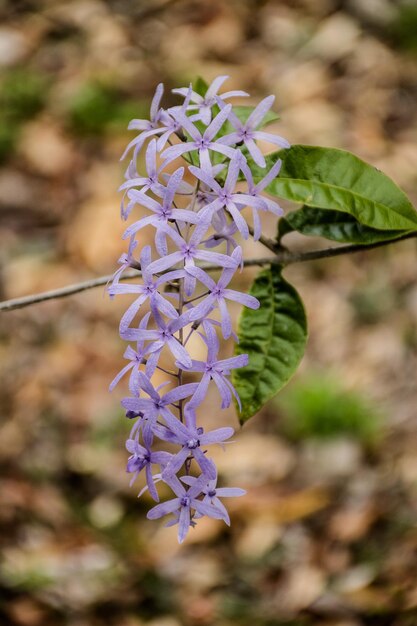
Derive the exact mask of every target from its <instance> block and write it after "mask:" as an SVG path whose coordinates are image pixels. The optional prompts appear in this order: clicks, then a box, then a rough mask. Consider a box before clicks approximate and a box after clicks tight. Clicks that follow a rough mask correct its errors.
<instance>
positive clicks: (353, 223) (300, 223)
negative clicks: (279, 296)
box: [279, 206, 412, 245]
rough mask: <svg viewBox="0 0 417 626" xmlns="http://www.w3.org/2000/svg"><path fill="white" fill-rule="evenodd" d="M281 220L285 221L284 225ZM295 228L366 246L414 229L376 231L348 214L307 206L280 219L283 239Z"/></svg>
mask: <svg viewBox="0 0 417 626" xmlns="http://www.w3.org/2000/svg"><path fill="white" fill-rule="evenodd" d="M281 222H284V224H282V223H281ZM294 230H296V231H298V232H299V233H302V234H303V235H310V236H313V237H325V238H326V239H331V240H332V241H338V242H339V243H355V244H364V245H366V244H372V243H377V242H379V241H388V240H389V239H396V238H398V237H402V236H403V235H405V234H407V233H408V232H412V231H406V230H376V229H375V228H370V227H369V226H364V225H363V224H360V223H359V222H358V220H356V219H355V218H354V217H353V216H352V215H349V213H342V212H341V211H332V210H331V209H316V208H314V207H308V206H303V207H302V208H301V209H298V211H291V213H287V215H286V216H285V218H283V219H281V220H280V221H279V236H280V238H282V237H283V236H284V235H285V234H287V233H289V232H291V231H294Z"/></svg>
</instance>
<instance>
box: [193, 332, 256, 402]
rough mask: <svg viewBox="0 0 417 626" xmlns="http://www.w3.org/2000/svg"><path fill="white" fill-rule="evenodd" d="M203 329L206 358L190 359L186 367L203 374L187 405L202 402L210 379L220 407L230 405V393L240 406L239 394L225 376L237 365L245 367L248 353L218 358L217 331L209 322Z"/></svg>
mask: <svg viewBox="0 0 417 626" xmlns="http://www.w3.org/2000/svg"><path fill="white" fill-rule="evenodd" d="M204 330H205V335H206V337H205V342H206V344H207V359H206V360H205V361H195V360H192V364H191V367H187V368H186V369H187V371H189V372H202V374H203V375H202V377H201V379H200V382H199V383H198V387H197V389H196V390H195V391H194V393H193V396H192V398H191V400H190V402H189V403H188V407H190V408H191V407H192V408H193V409H195V408H196V407H198V406H199V405H200V404H201V403H202V402H203V400H204V398H205V397H206V394H207V389H208V386H209V384H210V381H211V380H214V382H215V383H216V385H217V388H218V390H219V393H220V397H221V399H222V405H221V406H222V409H226V408H227V407H229V406H230V403H231V401H232V394H233V395H234V397H235V398H236V400H237V402H238V404H239V407H240V399H239V396H238V394H237V393H236V390H235V388H234V387H233V385H232V383H231V382H230V381H229V380H228V378H227V376H228V375H229V374H230V372H231V370H233V369H236V368H238V367H245V366H246V365H247V364H248V355H247V354H241V355H239V356H234V357H231V358H229V359H222V360H219V359H218V353H219V348H220V346H219V340H218V337H217V333H216V331H215V329H214V327H213V326H212V325H211V324H205V325H204Z"/></svg>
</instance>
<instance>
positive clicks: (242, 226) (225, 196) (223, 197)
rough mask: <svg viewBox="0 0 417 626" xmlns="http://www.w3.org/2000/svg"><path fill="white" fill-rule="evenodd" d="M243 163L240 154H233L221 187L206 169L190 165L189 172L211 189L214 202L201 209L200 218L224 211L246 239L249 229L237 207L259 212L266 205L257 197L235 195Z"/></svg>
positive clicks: (265, 207)
mask: <svg viewBox="0 0 417 626" xmlns="http://www.w3.org/2000/svg"><path fill="white" fill-rule="evenodd" d="M243 161H244V157H243V155H242V154H241V153H240V152H235V154H234V155H233V158H232V159H231V161H230V163H229V170H228V172H227V177H226V181H225V183H224V186H223V187H221V186H220V184H219V183H218V182H217V180H216V179H215V178H213V176H212V175H211V174H210V173H207V170H206V169H201V168H198V167H194V166H193V165H190V167H189V170H190V172H191V173H192V174H194V176H195V177H196V178H198V179H199V180H201V181H202V182H203V183H205V184H206V185H207V186H208V187H209V188H210V189H211V192H210V193H211V195H212V196H213V197H214V200H212V202H210V204H208V205H207V206H206V207H205V208H204V209H203V211H202V216H203V217H205V215H206V214H208V215H210V217H212V216H213V215H214V214H215V213H216V212H217V211H220V210H221V209H226V210H227V211H228V212H229V213H230V215H231V216H232V219H233V221H234V223H235V224H236V226H237V228H238V230H239V232H240V233H241V235H242V237H244V239H247V238H248V237H249V228H248V225H247V223H246V220H245V218H244V217H243V215H241V213H240V210H239V208H238V205H240V206H246V205H249V206H252V207H255V208H258V209H261V210H266V209H267V205H266V204H265V201H264V200H263V199H261V198H258V197H257V196H253V195H248V194H245V193H236V191H235V188H236V183H237V179H238V177H239V172H240V170H241V165H242V162H243Z"/></svg>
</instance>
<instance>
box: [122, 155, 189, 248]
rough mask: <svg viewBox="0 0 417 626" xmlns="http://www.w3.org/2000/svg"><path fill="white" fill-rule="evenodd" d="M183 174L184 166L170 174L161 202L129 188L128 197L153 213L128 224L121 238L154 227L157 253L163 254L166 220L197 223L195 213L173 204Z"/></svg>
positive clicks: (165, 246)
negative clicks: (177, 207)
mask: <svg viewBox="0 0 417 626" xmlns="http://www.w3.org/2000/svg"><path fill="white" fill-rule="evenodd" d="M183 174H184V168H183V167H180V168H178V169H177V170H176V171H175V172H174V173H173V174H172V176H170V178H169V181H168V184H167V188H166V191H165V194H164V197H163V200H162V203H159V202H156V200H153V198H150V197H149V196H147V195H146V194H144V193H143V192H142V191H137V190H136V189H131V190H130V191H129V192H128V196H129V198H131V199H132V200H134V201H135V203H137V204H140V205H142V206H145V207H146V208H148V209H150V210H151V211H153V213H154V215H148V216H147V217H143V218H142V219H140V220H138V221H137V222H135V223H134V224H132V225H131V226H129V228H127V229H126V230H125V232H124V234H123V239H127V238H128V237H132V236H133V235H135V234H136V233H137V232H138V231H139V230H141V229H142V228H144V227H145V226H153V227H154V228H156V235H155V245H156V249H157V251H158V254H160V255H161V256H164V255H166V254H167V252H168V248H167V243H166V232H165V230H164V229H163V228H162V226H167V224H168V221H179V222H187V223H191V224H197V223H198V221H199V218H198V216H197V214H196V213H193V212H192V211H187V210H186V209H176V208H174V205H173V200H174V197H175V194H176V190H177V188H178V186H179V184H180V183H181V181H182V177H183Z"/></svg>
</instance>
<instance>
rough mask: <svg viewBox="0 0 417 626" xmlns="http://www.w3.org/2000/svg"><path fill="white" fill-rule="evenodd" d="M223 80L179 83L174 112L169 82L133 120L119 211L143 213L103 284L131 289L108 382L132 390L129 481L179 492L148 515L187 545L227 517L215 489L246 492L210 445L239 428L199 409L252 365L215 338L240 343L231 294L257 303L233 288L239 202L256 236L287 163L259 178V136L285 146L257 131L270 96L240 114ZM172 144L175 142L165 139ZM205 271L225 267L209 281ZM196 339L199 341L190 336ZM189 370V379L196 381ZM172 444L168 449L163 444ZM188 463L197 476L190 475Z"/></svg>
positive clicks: (229, 392)
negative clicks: (209, 420) (130, 274)
mask: <svg viewBox="0 0 417 626" xmlns="http://www.w3.org/2000/svg"><path fill="white" fill-rule="evenodd" d="M225 80H226V77H225V76H219V77H218V78H216V79H215V80H214V81H213V82H212V84H211V85H210V86H209V87H207V89H205V90H204V91H203V93H199V91H196V90H195V89H193V88H192V86H190V87H189V88H188V89H186V88H185V89H178V90H174V93H178V94H180V95H181V96H184V101H183V103H182V104H180V105H178V106H172V107H170V108H168V109H163V108H161V98H162V94H163V87H162V85H159V86H158V88H157V91H156V93H155V97H154V99H153V101H152V105H151V112H150V120H149V121H148V120H133V121H132V122H131V124H130V125H129V127H130V128H132V129H136V130H138V131H139V134H138V136H137V137H135V139H134V140H133V141H131V142H130V144H129V146H128V147H127V149H126V151H125V154H124V156H126V155H127V154H128V153H129V152H130V151H131V150H132V153H131V156H132V158H131V160H130V162H129V166H128V168H127V171H126V175H125V178H126V180H125V182H124V183H123V184H122V185H121V188H120V189H121V191H123V192H124V194H125V195H124V197H123V200H122V217H123V218H124V219H127V218H128V217H129V216H130V213H131V212H132V211H134V210H136V209H139V211H140V213H139V215H138V217H136V219H135V221H133V223H131V224H130V225H129V226H128V227H127V229H126V230H125V232H124V235H123V238H124V239H128V240H129V249H128V252H127V253H126V254H124V255H122V256H121V257H120V259H119V264H120V267H119V269H118V270H117V271H116V272H115V274H114V276H113V280H112V283H111V284H110V285H109V287H108V291H109V294H110V295H111V296H112V297H113V296H115V295H120V294H127V295H131V296H133V298H134V299H133V301H132V302H131V303H130V305H129V306H128V308H127V310H126V312H125V313H124V314H123V316H122V319H121V322H120V328H119V332H120V336H121V338H122V339H124V340H125V341H127V342H129V345H128V347H127V348H126V350H125V353H124V357H125V359H127V361H128V363H127V364H126V365H125V366H124V367H123V368H122V369H121V370H120V372H119V373H118V374H117V375H116V377H115V378H114V380H113V381H112V382H111V384H110V388H111V389H114V388H115V386H116V385H117V383H119V382H120V381H121V380H122V379H123V378H124V376H128V377H129V393H130V395H129V396H127V397H125V398H124V399H123V400H122V406H123V407H124V409H125V411H126V417H127V418H128V419H130V420H131V421H132V423H133V426H132V429H131V433H130V436H129V439H128V441H127V444H126V446H127V449H128V451H129V452H130V457H129V459H128V463H127V472H128V473H130V474H132V482H134V481H135V480H136V478H137V477H138V476H140V475H141V474H142V473H143V474H145V477H146V484H145V486H144V487H143V488H142V490H141V491H140V494H141V493H143V492H144V491H147V492H148V493H149V495H150V496H151V498H153V500H155V501H157V502H158V501H159V494H158V487H159V485H160V484H161V483H164V484H165V485H166V486H167V487H168V488H170V489H171V490H172V492H173V497H172V498H171V499H170V500H168V501H167V502H163V503H160V504H157V505H156V506H155V507H153V508H152V509H151V510H150V511H149V513H148V518H149V519H158V518H160V517H163V516H165V515H168V514H170V515H171V516H172V517H171V519H170V520H169V521H168V523H167V525H168V526H169V525H176V524H178V539H179V541H180V542H182V541H183V540H184V539H185V537H186V535H187V533H188V531H189V529H190V528H193V527H195V526H196V523H197V522H198V520H199V519H200V518H201V517H203V516H209V517H212V518H214V519H219V520H223V521H224V522H225V523H226V524H229V523H230V518H229V514H228V513H227V510H226V508H225V506H224V504H223V502H221V500H220V498H222V497H235V496H241V495H243V493H244V492H243V490H241V489H237V488H227V487H220V488H218V487H217V479H218V470H217V468H216V465H215V463H214V461H213V459H212V458H211V457H210V450H211V447H212V445H216V444H219V445H221V446H222V447H223V446H224V444H226V443H229V442H230V438H231V436H232V435H233V429H232V428H230V427H229V426H221V427H218V425H217V427H215V428H214V429H210V427H209V426H203V425H202V424H201V415H202V414H204V408H205V402H206V399H207V396H209V397H210V404H209V407H210V410H212V404H213V401H212V399H213V397H214V396H212V395H211V394H212V392H214V393H217V394H218V397H219V404H220V407H221V408H222V409H225V408H227V407H229V406H230V404H231V402H232V399H233V398H235V400H236V402H237V404H238V405H239V402H240V401H239V397H238V394H237V392H236V390H235V388H234V387H233V385H232V383H231V381H230V375H231V372H232V371H233V370H235V369H236V368H241V367H245V366H246V365H247V363H248V356H247V355H245V354H242V355H240V356H229V357H227V356H223V355H222V354H221V350H222V346H221V341H220V337H223V338H224V339H229V338H232V339H233V340H235V341H237V337H236V334H235V333H234V331H233V327H232V319H231V316H230V312H229V303H230V302H233V303H238V304H241V305H243V306H246V307H250V308H252V309H255V308H257V307H258V306H259V302H258V301H257V300H256V298H254V297H253V296H250V295H247V294H242V293H241V292H239V291H236V290H235V289H231V288H230V287H229V284H230V282H231V281H232V279H233V277H234V275H235V273H236V272H237V271H238V270H239V269H241V268H242V267H243V258H242V250H241V247H240V245H239V242H238V237H239V235H240V236H242V237H243V238H245V239H246V238H248V236H249V232H250V228H249V225H248V223H247V220H246V218H245V213H244V211H243V210H244V209H245V207H249V208H250V209H251V211H252V220H253V223H252V228H253V232H254V236H255V239H258V238H259V237H260V234H261V218H260V215H261V214H262V213H264V212H267V211H269V212H271V213H273V214H275V215H280V214H281V212H282V211H281V208H280V207H279V206H278V205H277V204H276V203H275V202H274V201H273V200H271V199H270V198H268V196H267V195H265V193H264V192H265V190H267V187H268V185H269V184H270V183H271V181H272V180H273V179H274V178H275V177H276V176H277V175H278V173H279V169H280V166H281V164H280V162H279V161H277V162H276V163H273V164H272V166H271V167H270V168H269V170H268V171H265V174H264V176H263V177H262V179H261V180H258V179H254V176H253V174H252V171H251V169H250V160H247V159H246V156H247V154H248V153H249V155H250V156H251V158H252V159H253V160H254V161H255V163H257V165H258V166H260V167H265V165H266V161H265V159H264V156H263V155H262V153H261V151H260V149H259V146H258V145H257V144H256V140H258V139H262V140H267V141H269V142H270V143H275V144H277V145H280V146H287V145H289V144H288V142H286V140H283V139H282V138H280V137H276V136H274V135H269V134H267V133H264V132H263V131H262V130H260V128H261V127H262V123H263V122H262V121H263V118H264V116H265V115H266V113H267V112H268V111H269V109H270V108H271V106H272V103H273V99H274V98H273V96H270V97H268V98H265V99H264V100H263V101H262V102H261V103H260V104H259V105H258V106H257V107H256V108H255V109H254V110H253V112H252V113H251V114H250V115H249V117H248V118H247V120H246V122H242V121H241V120H240V119H239V117H238V115H237V111H236V113H235V112H234V111H233V106H232V104H230V103H227V104H226V102H225V100H229V99H230V98H232V97H235V96H246V95H247V94H246V93H245V92H242V91H229V92H225V93H222V94H219V91H220V88H221V87H222V85H223V83H224V82H225ZM226 122H228V124H226ZM230 124H231V125H232V127H234V128H235V131H234V132H232V133H230V132H228V131H230ZM204 127H205V128H204ZM226 133H228V134H226ZM174 137H176V138H175V139H174ZM168 142H169V143H170V144H171V145H170V146H169V147H166V144H167V143H168ZM145 146H146V149H145V148H144V149H145V172H138V169H139V170H140V169H141V168H140V167H139V168H138V162H137V157H138V155H139V152H140V151H141V149H142V148H143V147H145ZM174 161H176V163H175V164H174V163H173V162H174ZM177 161H178V162H177ZM126 198H127V202H126ZM151 240H152V244H151V245H150V242H151ZM136 250H138V255H137V256H134V253H135V251H136ZM207 266H208V267H207ZM129 267H134V268H136V269H138V268H139V267H140V272H141V280H139V281H131V282H124V279H125V276H123V273H124V271H125V270H126V269H127V268H129ZM210 268H211V269H217V270H219V271H220V275H218V277H217V278H213V277H212V276H211V275H210ZM138 276H139V274H138ZM122 281H123V282H122ZM192 337H195V338H196V341H190V340H191V338H192ZM201 341H202V345H203V354H205V358H204V360H202V358H201V352H200V353H199V355H198V356H197V355H194V354H193V349H194V346H195V345H197V344H198V342H200V344H201ZM131 343H132V345H130V344H131ZM185 375H187V377H188V378H187V379H186V380H185V379H184V378H185ZM191 376H192V377H193V378H192V379H191V380H193V382H189V381H190V377H191ZM216 412H217V409H216ZM207 417H210V416H209V415H207ZM155 443H158V448H154V444H155ZM167 444H168V445H169V452H168V451H165V450H164V449H163V446H164V445H167ZM161 447H162V449H161ZM153 468H156V471H155V470H154V469H153ZM192 471H193V472H197V473H198V476H192V474H191V472H192ZM184 485H187V487H188V488H186V487H185V486H184Z"/></svg>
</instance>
